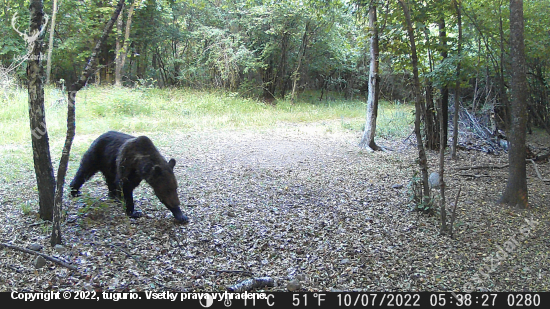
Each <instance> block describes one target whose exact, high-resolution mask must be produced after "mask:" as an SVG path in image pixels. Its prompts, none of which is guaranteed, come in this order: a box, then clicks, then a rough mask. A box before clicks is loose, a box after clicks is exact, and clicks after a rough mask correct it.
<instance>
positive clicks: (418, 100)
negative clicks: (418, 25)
mask: <svg viewBox="0 0 550 309" xmlns="http://www.w3.org/2000/svg"><path fill="white" fill-rule="evenodd" d="M399 4H401V7H402V8H403V13H404V14H405V23H406V27H407V34H408V36H409V42H410V45H411V46H410V47H411V62H412V67H413V81H414V83H413V84H414V87H413V92H414V97H415V104H414V105H415V110H416V112H415V120H414V133H415V135H416V144H417V147H418V165H419V166H420V170H421V172H422V187H423V192H422V196H423V199H424V202H427V199H428V198H429V196H430V187H429V184H428V160H427V158H426V151H425V149H424V143H423V142H422V133H421V132H420V115H421V114H422V96H421V95H420V79H419V77H418V56H417V54H416V43H415V39H414V30H413V27H412V22H411V14H410V13H409V8H408V6H407V4H406V3H405V1H404V0H399Z"/></svg>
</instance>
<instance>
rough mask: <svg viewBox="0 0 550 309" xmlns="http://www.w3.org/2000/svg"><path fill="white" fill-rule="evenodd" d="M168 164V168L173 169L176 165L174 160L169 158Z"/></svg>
mask: <svg viewBox="0 0 550 309" xmlns="http://www.w3.org/2000/svg"><path fill="white" fill-rule="evenodd" d="M168 166H170V168H171V169H172V170H174V166H176V160H174V159H170V161H168Z"/></svg>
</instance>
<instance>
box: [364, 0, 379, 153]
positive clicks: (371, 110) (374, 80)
mask: <svg viewBox="0 0 550 309" xmlns="http://www.w3.org/2000/svg"><path fill="white" fill-rule="evenodd" d="M369 29H370V31H371V37H370V70H369V94H368V99H367V119H366V121H365V131H363V137H362V138H361V142H360V143H359V147H361V148H364V149H367V150H370V151H374V150H380V147H379V146H378V145H376V143H375V142H374V136H375V134H376V118H377V116H378V97H379V95H380V83H379V80H380V77H379V76H378V72H379V60H378V55H379V54H380V51H379V47H378V22H377V17H376V5H375V4H374V3H373V2H371V4H370V6H369Z"/></svg>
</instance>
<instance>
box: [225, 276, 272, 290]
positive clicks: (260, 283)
mask: <svg viewBox="0 0 550 309" xmlns="http://www.w3.org/2000/svg"><path fill="white" fill-rule="evenodd" d="M264 286H275V280H273V278H271V277H260V278H250V279H246V280H244V281H243V282H240V283H237V284H234V285H232V286H228V287H227V290H228V291H229V292H244V291H250V290H253V289H257V288H260V287H264Z"/></svg>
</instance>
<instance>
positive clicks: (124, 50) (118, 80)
mask: <svg viewBox="0 0 550 309" xmlns="http://www.w3.org/2000/svg"><path fill="white" fill-rule="evenodd" d="M135 6H136V2H135V1H134V2H132V5H130V8H129V9H128V18H127V19H126V28H125V30H124V41H123V43H122V47H121V46H120V44H121V43H120V40H119V33H121V32H122V11H121V12H120V14H119V17H118V19H117V30H118V31H117V44H118V47H117V51H116V60H115V66H116V67H115V85H116V86H120V85H122V74H123V73H124V64H125V63H126V58H127V56H128V48H129V45H130V29H131V25H132V16H133V14H134V8H135ZM122 10H124V6H123V7H122ZM119 22H120V25H119ZM175 72H178V70H177V69H176V70H175Z"/></svg>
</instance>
